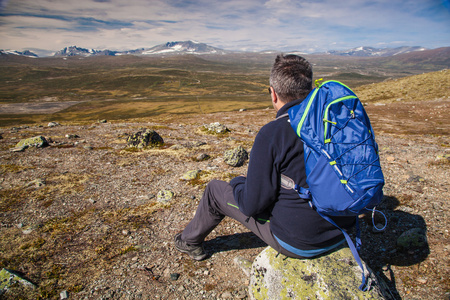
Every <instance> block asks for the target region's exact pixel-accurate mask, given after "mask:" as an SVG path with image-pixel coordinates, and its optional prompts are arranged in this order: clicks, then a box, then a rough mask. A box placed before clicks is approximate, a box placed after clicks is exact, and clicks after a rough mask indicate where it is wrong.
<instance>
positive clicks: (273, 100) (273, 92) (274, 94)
mask: <svg viewBox="0 0 450 300" xmlns="http://www.w3.org/2000/svg"><path fill="white" fill-rule="evenodd" d="M270 89H271V90H272V93H270V97H272V103H273V104H276V103H277V102H278V96H277V93H275V91H274V90H273V88H272V87H271V88H270Z"/></svg>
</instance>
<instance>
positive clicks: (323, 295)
mask: <svg viewBox="0 0 450 300" xmlns="http://www.w3.org/2000/svg"><path fill="white" fill-rule="evenodd" d="M365 270H366V275H368V272H367V270H368V268H367V266H365ZM368 280H369V282H370V284H371V288H370V289H369V290H368V291H367V292H363V291H360V290H359V289H358V287H359V286H360V285H361V269H360V268H359V266H358V264H357V263H356V261H355V260H354V258H353V255H352V253H351V251H350V249H349V248H341V249H340V250H337V251H335V252H332V253H330V254H328V255H325V256H321V257H318V258H314V259H294V258H289V257H286V256H284V255H282V254H279V255H278V253H277V252H276V251H275V250H273V249H272V248H271V247H267V248H266V249H265V250H263V251H262V252H261V253H260V254H259V255H258V256H257V257H256V258H255V260H254V262H253V265H252V270H251V276H250V285H249V294H250V299H273V300H276V299H384V298H383V293H385V291H386V289H387V288H386V285H385V284H384V283H383V282H381V283H380V281H379V280H377V278H376V277H375V275H373V274H372V275H370V277H369V278H368Z"/></svg>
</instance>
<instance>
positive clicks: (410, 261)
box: [360, 196, 430, 299]
mask: <svg viewBox="0 0 450 300" xmlns="http://www.w3.org/2000/svg"><path fill="white" fill-rule="evenodd" d="M399 204H400V201H399V200H398V199H397V198H395V197H390V196H385V197H384V199H383V201H382V203H381V204H380V206H378V207H377V210H381V211H382V212H383V213H384V214H385V215H386V218H387V227H386V229H385V230H383V231H381V232H380V231H377V230H376V229H375V228H374V226H373V223H372V218H371V216H366V217H365V218H363V219H364V221H363V222H361V237H362V249H361V253H360V254H361V258H362V259H363V260H364V261H365V262H366V263H367V265H368V266H369V267H370V268H371V269H372V270H373V271H374V272H375V274H376V275H377V276H379V277H380V278H381V279H382V280H384V281H385V282H386V283H387V284H388V285H389V289H390V290H391V292H392V295H391V296H392V298H393V299H401V298H400V296H399V294H398V292H397V288H396V281H395V276H394V275H395V274H394V272H393V271H392V269H391V266H411V265H415V264H418V263H420V262H422V261H424V260H425V259H426V258H427V256H428V255H429V253H430V249H429V246H428V242H427V236H426V234H427V227H426V223H425V220H424V219H423V218H422V217H421V216H420V215H414V214H411V213H409V212H408V207H399ZM397 208H398V209H397ZM374 223H375V224H378V226H377V227H381V226H380V225H381V224H384V219H383V218H381V217H380V216H377V215H375V219H374Z"/></svg>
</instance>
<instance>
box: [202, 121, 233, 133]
mask: <svg viewBox="0 0 450 300" xmlns="http://www.w3.org/2000/svg"><path fill="white" fill-rule="evenodd" d="M203 127H204V129H205V131H206V132H207V133H209V134H225V133H228V132H230V130H229V129H228V128H227V127H226V126H225V125H222V124H220V123H219V122H215V123H211V124H209V125H206V124H205V125H203Z"/></svg>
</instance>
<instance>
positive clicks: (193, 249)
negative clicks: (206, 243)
mask: <svg viewBox="0 0 450 300" xmlns="http://www.w3.org/2000/svg"><path fill="white" fill-rule="evenodd" d="M174 243H175V248H176V249H177V250H178V251H180V252H182V253H186V254H187V255H189V257H190V258H192V259H193V260H204V259H205V258H206V257H207V256H208V255H207V254H206V253H205V251H204V250H203V246H192V245H188V244H186V242H185V241H183V240H182V239H181V232H180V233H178V234H176V235H175V238H174Z"/></svg>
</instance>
